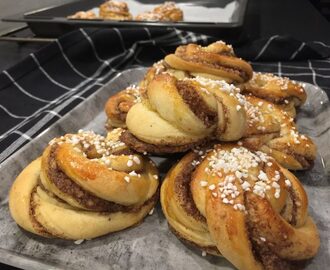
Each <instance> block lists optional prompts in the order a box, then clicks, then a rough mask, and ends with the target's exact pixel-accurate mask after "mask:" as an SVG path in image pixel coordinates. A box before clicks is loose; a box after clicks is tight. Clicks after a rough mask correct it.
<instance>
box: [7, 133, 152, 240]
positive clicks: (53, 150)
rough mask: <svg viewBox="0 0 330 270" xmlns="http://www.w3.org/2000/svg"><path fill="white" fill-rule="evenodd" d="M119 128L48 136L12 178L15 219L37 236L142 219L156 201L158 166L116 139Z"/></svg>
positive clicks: (88, 232)
mask: <svg viewBox="0 0 330 270" xmlns="http://www.w3.org/2000/svg"><path fill="white" fill-rule="evenodd" d="M121 132H122V130H120V129H116V130H113V131H112V132H110V133H109V135H108V137H107V138H105V137H103V136H100V135H96V134H95V133H93V132H79V133H78V134H67V135H65V136H62V137H60V138H55V139H54V140H52V141H51V142H50V144H49V145H48V146H47V147H46V149H45V150H44V152H43V154H42V157H40V158H38V159H36V160H35V161H33V162H32V163H30V164H29V165H28V166H27V167H26V168H25V169H24V170H23V171H22V172H21V174H20V175H19V176H18V177H17V179H16V180H15V182H14V183H13V186H12V188H11V191H10V195H9V208H10V212H11V215H12V217H13V218H14V220H15V221H16V223H17V224H18V225H20V226H21V227H22V228H24V229H25V230H27V231H30V232H32V233H35V234H38V235H41V236H45V237H58V238H64V239H74V240H78V239H91V238H95V237H98V236H101V235H104V234H107V233H110V232H115V231H119V230H123V229H125V228H128V227H130V226H133V225H135V224H137V223H139V222H141V220H142V219H143V218H144V217H145V216H146V215H147V214H148V213H149V211H150V210H151V209H152V208H153V207H154V205H155V203H156V202H157V198H158V180H157V179H158V176H157V169H156V167H155V165H154V164H153V163H151V161H150V160H148V159H147V158H145V157H142V156H140V155H137V154H134V153H132V152H131V151H130V150H129V149H128V148H127V147H126V146H125V144H124V143H122V142H121V141H120V140H119V136H120V133H121Z"/></svg>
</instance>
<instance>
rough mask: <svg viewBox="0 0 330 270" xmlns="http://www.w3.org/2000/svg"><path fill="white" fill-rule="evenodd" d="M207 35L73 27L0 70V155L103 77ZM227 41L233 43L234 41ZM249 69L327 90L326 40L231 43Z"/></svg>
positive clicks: (207, 40) (274, 39)
mask: <svg viewBox="0 0 330 270" xmlns="http://www.w3.org/2000/svg"><path fill="white" fill-rule="evenodd" d="M214 40H215V39H214V38H212V37H209V36H205V35H200V34H194V33H192V32H184V31H180V30H177V29H167V30H151V29H150V30H149V29H147V28H141V29H116V28H114V29H80V30H77V31H74V32H72V33H69V34H67V35H65V36H63V37H61V38H59V39H58V40H56V41H55V42H53V43H51V44H49V45H48V46H47V47H45V48H43V49H42V50H40V51H38V52H37V53H35V54H31V55H30V56H29V57H27V58H26V59H25V60H23V61H22V62H20V63H18V64H17V65H15V66H14V67H12V68H10V69H8V70H5V71H3V72H2V73H1V74H0V119H1V121H0V123H1V125H0V162H2V161H4V160H5V159H6V158H7V157H9V156H10V155H11V154H12V153H14V152H15V151H17V149H19V148H21V147H22V146H23V145H24V144H26V143H27V142H29V141H30V140H32V139H33V138H34V137H36V136H37V135H38V134H40V133H41V132H42V131H43V130H45V129H46V128H47V127H49V126H50V125H51V124H52V123H54V122H56V121H57V120H58V119H60V118H61V117H62V116H63V115H64V114H65V113H67V112H68V111H70V110H71V109H72V108H73V107H75V106H76V105H78V104H79V103H80V102H82V101H83V100H85V99H86V98H87V97H88V96H89V95H91V94H92V93H94V92H95V91H96V90H97V89H98V88H99V87H101V86H102V85H104V84H105V83H107V82H108V81H109V80H110V79H111V78H112V77H113V76H114V75H115V74H116V73H117V72H118V71H120V70H123V69H125V68H128V67H132V66H142V65H143V66H148V65H151V64H152V63H153V62H155V61H158V60H159V59H161V58H163V57H164V56H165V55H166V54H168V53H170V52H173V51H174V50H175V48H176V47H177V46H178V45H181V44H186V43H192V42H193V43H199V44H204V45H206V44H208V43H210V42H212V41H214ZM234 47H235V46H234ZM235 52H236V54H237V55H238V56H240V57H242V58H244V59H247V60H250V61H251V63H252V65H253V67H254V69H255V70H256V71H263V72H272V73H275V74H278V75H280V76H287V77H290V78H291V79H294V80H298V81H305V82H310V83H313V84H315V85H318V86H320V87H321V88H323V89H324V90H325V91H327V93H330V80H329V78H330V59H329V55H330V46H328V45H326V44H324V43H322V42H319V41H314V42H309V43H305V42H300V41H297V40H293V39H290V38H289V37H281V36H272V37H270V38H265V39H262V40H257V41H254V42H250V43H248V44H240V46H238V47H235Z"/></svg>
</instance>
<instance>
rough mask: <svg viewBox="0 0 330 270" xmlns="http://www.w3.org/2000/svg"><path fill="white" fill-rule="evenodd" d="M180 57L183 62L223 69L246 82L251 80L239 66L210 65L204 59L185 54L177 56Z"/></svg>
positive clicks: (217, 63) (215, 63)
mask: <svg viewBox="0 0 330 270" xmlns="http://www.w3.org/2000/svg"><path fill="white" fill-rule="evenodd" d="M177 56H178V57H180V58H182V59H183V60H185V61H187V62H194V63H198V64H202V65H206V66H208V67H210V68H215V69H222V70H224V71H227V72H230V73H235V74H236V75H238V76H240V77H242V78H243V79H244V80H248V79H249V75H248V74H247V72H246V71H244V70H242V69H241V68H240V67H239V66H238V67H232V66H228V65H224V64H223V63H220V62H213V63H210V62H208V61H205V60H203V59H202V58H200V57H198V56H193V57H192V56H186V55H184V54H182V55H177Z"/></svg>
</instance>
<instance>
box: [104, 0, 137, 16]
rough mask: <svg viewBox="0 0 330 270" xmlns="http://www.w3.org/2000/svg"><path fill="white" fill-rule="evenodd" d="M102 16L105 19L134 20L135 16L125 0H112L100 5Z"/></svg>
mask: <svg viewBox="0 0 330 270" xmlns="http://www.w3.org/2000/svg"><path fill="white" fill-rule="evenodd" d="M100 17H101V18H102V19H105V20H119V21H122V20H132V18H133V16H132V14H131V13H130V12H129V9H128V5H127V4H126V3H125V2H119V1H114V0H110V1H107V2H105V3H103V4H102V5H100Z"/></svg>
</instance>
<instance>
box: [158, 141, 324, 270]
mask: <svg viewBox="0 0 330 270" xmlns="http://www.w3.org/2000/svg"><path fill="white" fill-rule="evenodd" d="M161 204H162V208H163V212H164V214H165V216H166V218H167V221H168V223H169V225H170V228H171V229H172V231H174V233H175V234H176V235H177V236H178V237H179V238H181V239H183V240H184V241H185V242H188V243H192V244H194V245H195V246H198V247H200V248H201V249H202V250H204V251H206V252H208V253H211V254H216V255H218V254H221V255H223V256H224V257H225V258H226V259H228V260H229V261H230V262H231V263H233V264H234V265H235V267H237V268H238V269H244V270H248V269H251V270H255V269H274V270H275V269H276V270H278V269H292V268H291V267H292V266H293V265H294V264H295V263H296V262H297V261H301V260H306V259H309V258H312V257H313V256H315V254H316V253H317V251H318V248H319V245H320V239H319V235H318V231H317V228H316V226H315V224H314V222H313V220H312V219H311V217H310V216H309V215H308V210H307V209H308V200H307V195H306V192H305V191H304V188H303V186H302V185H301V183H300V182H299V180H298V179H297V178H296V177H295V176H294V175H293V174H292V173H290V172H289V171H288V170H286V169H284V168H282V167H281V166H279V165H278V164H277V162H276V161H275V160H274V159H273V158H272V157H270V156H268V155H267V154H265V153H263V152H260V151H251V150H248V149H247V148H244V147H242V146H239V145H235V144H223V145H216V146H215V147H214V148H213V149H207V150H206V151H205V150H201V149H199V150H194V151H193V152H190V153H188V154H187V155H186V156H185V157H184V158H183V159H181V160H180V161H179V162H178V163H177V164H176V165H174V167H173V168H172V169H171V170H170V172H169V173H168V174H167V176H166V177H165V180H164V182H163V185H162V188H161Z"/></svg>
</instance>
